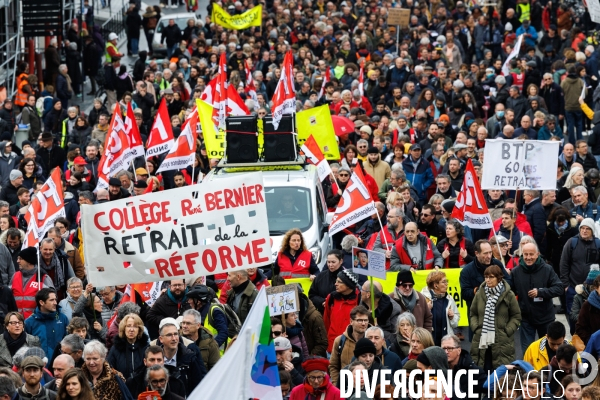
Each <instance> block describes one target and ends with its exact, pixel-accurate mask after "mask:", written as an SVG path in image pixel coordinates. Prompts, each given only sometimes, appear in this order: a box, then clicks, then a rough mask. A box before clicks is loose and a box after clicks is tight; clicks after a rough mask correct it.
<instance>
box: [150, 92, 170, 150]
mask: <svg viewBox="0 0 600 400" xmlns="http://www.w3.org/2000/svg"><path fill="white" fill-rule="evenodd" d="M172 146H173V128H172V127H171V118H169V111H168V110H167V103H166V101H165V99H164V98H163V99H162V100H161V102H160V105H159V106H158V112H157V113H156V117H155V118H154V125H152V129H151V130H150V134H149V135H148V143H146V160H147V159H149V158H150V157H154V156H158V155H160V154H163V153H168V152H169V150H171V147H172Z"/></svg>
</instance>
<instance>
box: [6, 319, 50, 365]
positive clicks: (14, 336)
mask: <svg viewBox="0 0 600 400" xmlns="http://www.w3.org/2000/svg"><path fill="white" fill-rule="evenodd" d="M4 329H5V331H4V333H3V334H1V335H0V367H12V366H13V356H14V355H15V353H16V352H17V350H19V349H20V348H21V347H23V346H27V347H41V344H40V340H39V339H38V338H37V336H32V335H29V334H27V333H26V332H25V318H23V315H22V314H21V313H19V312H16V311H12V312H9V313H8V314H6V317H4Z"/></svg>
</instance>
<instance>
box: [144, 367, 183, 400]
mask: <svg viewBox="0 0 600 400" xmlns="http://www.w3.org/2000/svg"><path fill="white" fill-rule="evenodd" d="M146 381H147V382H148V383H149V384H150V386H149V389H150V390H153V391H155V392H157V393H158V394H159V395H160V398H161V399H163V400H183V397H181V396H178V395H176V394H175V393H173V392H171V389H170V387H169V385H168V383H169V371H168V370H167V368H165V367H164V366H162V365H160V364H156V365H153V366H151V367H150V368H148V370H147V371H146Z"/></svg>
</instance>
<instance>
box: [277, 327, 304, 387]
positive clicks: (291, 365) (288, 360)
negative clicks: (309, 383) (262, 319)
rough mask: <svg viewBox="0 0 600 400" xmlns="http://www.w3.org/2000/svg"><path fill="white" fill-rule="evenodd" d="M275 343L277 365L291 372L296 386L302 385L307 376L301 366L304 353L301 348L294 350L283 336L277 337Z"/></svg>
mask: <svg viewBox="0 0 600 400" xmlns="http://www.w3.org/2000/svg"><path fill="white" fill-rule="evenodd" d="M277 322H281V321H277ZM274 325H275V324H274ZM273 342H274V343H275V353H276V355H277V365H278V366H279V368H281V369H283V370H285V371H287V372H289V374H290V375H291V376H292V382H293V383H294V385H302V382H303V381H304V375H305V374H306V373H305V372H304V370H303V369H302V366H301V363H302V356H301V352H302V351H301V350H300V349H299V348H296V349H293V347H292V343H291V342H290V340H289V339H288V338H286V337H283V336H279V337H276V338H275V340H273ZM294 350H296V351H294Z"/></svg>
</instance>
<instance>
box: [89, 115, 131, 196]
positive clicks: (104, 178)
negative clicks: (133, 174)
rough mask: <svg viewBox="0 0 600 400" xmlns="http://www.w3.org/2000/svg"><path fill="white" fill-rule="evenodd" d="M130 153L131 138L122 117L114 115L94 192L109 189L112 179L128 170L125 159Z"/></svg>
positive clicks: (99, 165)
mask: <svg viewBox="0 0 600 400" xmlns="http://www.w3.org/2000/svg"><path fill="white" fill-rule="evenodd" d="M134 123H135V122H134ZM129 152H130V150H129V138H128V137H127V133H125V125H124V124H123V120H122V119H121V115H119V113H114V114H113V116H112V120H111V122H110V126H109V128H108V134H107V135H106V139H105V141H104V153H102V157H101V158H100V162H99V163H98V183H97V184H96V189H94V192H96V191H98V189H108V180H109V179H110V177H111V176H113V175H114V174H116V173H117V172H119V171H121V170H123V169H127V168H126V164H127V162H126V161H125V160H126V159H125V157H126V155H127V154H128V153H129Z"/></svg>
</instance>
